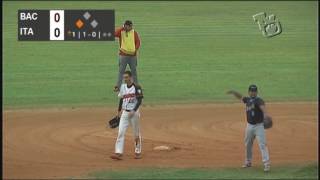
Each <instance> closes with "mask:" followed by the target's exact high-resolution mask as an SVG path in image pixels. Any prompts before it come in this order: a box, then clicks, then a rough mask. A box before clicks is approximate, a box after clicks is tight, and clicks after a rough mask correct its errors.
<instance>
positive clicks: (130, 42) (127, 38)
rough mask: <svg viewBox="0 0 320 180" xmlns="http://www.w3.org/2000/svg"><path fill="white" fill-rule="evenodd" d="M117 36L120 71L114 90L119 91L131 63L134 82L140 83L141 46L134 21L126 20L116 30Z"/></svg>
mask: <svg viewBox="0 0 320 180" xmlns="http://www.w3.org/2000/svg"><path fill="white" fill-rule="evenodd" d="M115 37H117V38H119V73H118V80H117V84H116V86H115V87H114V91H115V92H117V91H119V88H120V86H121V83H122V76H123V73H124V72H125V70H126V67H127V64H129V67H130V70H131V72H132V77H133V82H134V83H135V84H138V77H137V69H136V68H137V51H138V49H139V47H140V38H139V35H138V33H137V32H136V31H135V30H134V29H133V23H132V21H130V20H126V21H125V22H124V24H123V26H122V27H121V28H119V29H117V30H116V31H115Z"/></svg>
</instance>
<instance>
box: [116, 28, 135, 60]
mask: <svg viewBox="0 0 320 180" xmlns="http://www.w3.org/2000/svg"><path fill="white" fill-rule="evenodd" d="M134 42H135V40H134V30H133V29H132V30H131V31H129V32H126V31H121V47H120V51H122V52H124V53H126V54H131V55H134V54H135V52H136V46H135V43H134Z"/></svg>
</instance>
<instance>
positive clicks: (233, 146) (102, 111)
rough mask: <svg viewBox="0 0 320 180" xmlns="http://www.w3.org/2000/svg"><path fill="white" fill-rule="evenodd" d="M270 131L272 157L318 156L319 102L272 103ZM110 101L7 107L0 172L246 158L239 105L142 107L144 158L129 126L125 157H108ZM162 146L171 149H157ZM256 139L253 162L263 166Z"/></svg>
mask: <svg viewBox="0 0 320 180" xmlns="http://www.w3.org/2000/svg"><path fill="white" fill-rule="evenodd" d="M268 109H269V112H270V114H271V115H272V116H273V119H274V127H273V128H272V129H270V130H267V142H268V146H269V151H270V156H271V161H272V164H299V163H305V162H310V161H312V162H314V161H317V147H318V145H317V142H318V139H317V137H318V136H317V132H318V128H317V127H318V121H317V104H316V103H311V102H308V103H269V104H268ZM114 111H115V110H114V109H109V108H101V107H100V108H78V109H43V110H37V109H34V110H6V111H4V113H3V121H4V122H3V153H4V154H3V155H4V160H3V163H4V167H3V171H4V178H53V177H75V176H78V177H79V176H82V175H85V174H86V173H88V172H92V171H95V170H101V169H118V168H126V167H229V166H231V167H238V166H240V165H241V164H242V161H243V158H244V146H243V138H244V129H245V126H246V122H245V112H244V106H243V105H242V104H205V105H200V104H199V105H172V106H153V107H143V108H142V110H141V111H142V119H141V124H142V136H143V154H144V156H143V159H139V160H135V159H133V138H132V136H131V134H132V131H131V129H129V131H128V133H127V138H126V146H125V155H124V160H122V161H114V160H111V159H110V158H109V155H111V154H112V153H113V151H114V142H115V138H116V135H117V129H116V130H111V129H108V128H106V125H105V124H106V120H107V119H108V118H111V117H112V116H113V115H114V113H115V112H114ZM160 145H166V146H169V147H172V148H173V150H171V151H169V152H162V151H154V150H153V147H155V146H160ZM260 161H261V156H260V153H259V150H258V146H257V144H256V143H255V146H254V164H255V165H260V164H261V163H260Z"/></svg>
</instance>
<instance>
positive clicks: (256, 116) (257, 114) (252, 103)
mask: <svg viewBox="0 0 320 180" xmlns="http://www.w3.org/2000/svg"><path fill="white" fill-rule="evenodd" d="M242 101H243V103H245V104H246V111H247V121H248V123H250V124H257V123H262V122H263V112H262V110H261V109H260V106H261V105H264V101H263V99H261V98H260V97H243V98H242Z"/></svg>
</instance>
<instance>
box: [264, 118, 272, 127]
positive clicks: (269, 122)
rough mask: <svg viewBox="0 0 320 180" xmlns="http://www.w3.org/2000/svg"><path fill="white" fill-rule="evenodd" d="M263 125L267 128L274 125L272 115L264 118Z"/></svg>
mask: <svg viewBox="0 0 320 180" xmlns="http://www.w3.org/2000/svg"><path fill="white" fill-rule="evenodd" d="M263 126H264V128H265V129H269V128H271V127H272V118H271V117H270V116H266V117H265V118H264V120H263Z"/></svg>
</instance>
